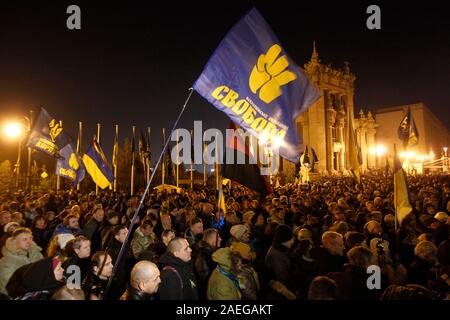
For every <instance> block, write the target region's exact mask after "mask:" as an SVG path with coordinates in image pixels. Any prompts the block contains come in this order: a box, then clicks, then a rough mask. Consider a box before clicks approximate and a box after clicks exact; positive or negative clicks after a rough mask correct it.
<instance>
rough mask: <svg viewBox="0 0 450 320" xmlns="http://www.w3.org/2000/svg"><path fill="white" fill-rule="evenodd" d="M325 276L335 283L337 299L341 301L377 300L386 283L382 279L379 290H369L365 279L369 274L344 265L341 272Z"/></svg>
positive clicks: (358, 268) (361, 269)
mask: <svg viewBox="0 0 450 320" xmlns="http://www.w3.org/2000/svg"><path fill="white" fill-rule="evenodd" d="M327 276H328V277H329V278H331V279H333V280H334V281H335V282H336V285H337V288H338V298H339V299H342V300H379V299H380V296H381V294H382V292H383V291H384V289H386V286H387V285H386V284H387V282H386V281H385V280H386V279H384V278H383V277H382V279H381V290H377V289H374V290H370V289H369V288H368V287H367V279H368V277H369V276H370V274H368V273H367V271H366V270H364V269H363V268H360V267H357V266H352V265H348V264H347V265H345V266H344V268H343V271H342V272H331V273H329V274H327Z"/></svg>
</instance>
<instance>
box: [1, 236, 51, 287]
mask: <svg viewBox="0 0 450 320" xmlns="http://www.w3.org/2000/svg"><path fill="white" fill-rule="evenodd" d="M41 250H42V249H41V248H40V247H38V245H37V244H36V243H34V242H33V235H32V233H31V230H30V229H28V228H18V229H16V230H15V231H14V232H13V234H12V236H11V237H10V238H8V240H6V243H5V246H4V247H3V248H2V254H3V258H2V259H0V293H4V294H7V292H6V284H7V283H8V281H9V279H10V278H11V276H12V275H13V273H14V271H16V270H17V269H19V268H20V267H22V266H24V265H26V264H30V263H33V262H36V261H38V260H40V259H42V258H43V256H42V253H41Z"/></svg>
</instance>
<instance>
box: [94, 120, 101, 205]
mask: <svg viewBox="0 0 450 320" xmlns="http://www.w3.org/2000/svg"><path fill="white" fill-rule="evenodd" d="M97 143H98V144H99V145H100V146H101V143H100V123H97ZM95 195H96V196H97V195H98V185H97V184H95Z"/></svg>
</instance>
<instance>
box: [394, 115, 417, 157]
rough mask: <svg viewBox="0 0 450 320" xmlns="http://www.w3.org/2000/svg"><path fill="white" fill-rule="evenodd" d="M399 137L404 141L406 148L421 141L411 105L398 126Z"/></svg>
mask: <svg viewBox="0 0 450 320" xmlns="http://www.w3.org/2000/svg"><path fill="white" fill-rule="evenodd" d="M398 138H399V139H400V140H402V141H403V146H404V147H405V149H406V148H408V147H412V146H414V145H416V144H417V142H418V141H419V132H418V131H417V127H416V123H415V122H414V119H413V117H412V113H411V108H410V107H408V112H407V113H406V115H405V116H404V117H403V119H402V122H400V125H399V127H398Z"/></svg>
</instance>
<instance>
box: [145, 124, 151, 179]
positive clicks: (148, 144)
mask: <svg viewBox="0 0 450 320" xmlns="http://www.w3.org/2000/svg"><path fill="white" fill-rule="evenodd" d="M151 130H152V129H151V128H150V127H147V135H148V136H147V148H148V152H149V153H148V157H147V176H146V179H145V182H146V183H148V181H149V180H150V165H151V163H150V161H151V157H150V156H151V152H150V136H151V133H152V131H151Z"/></svg>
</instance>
